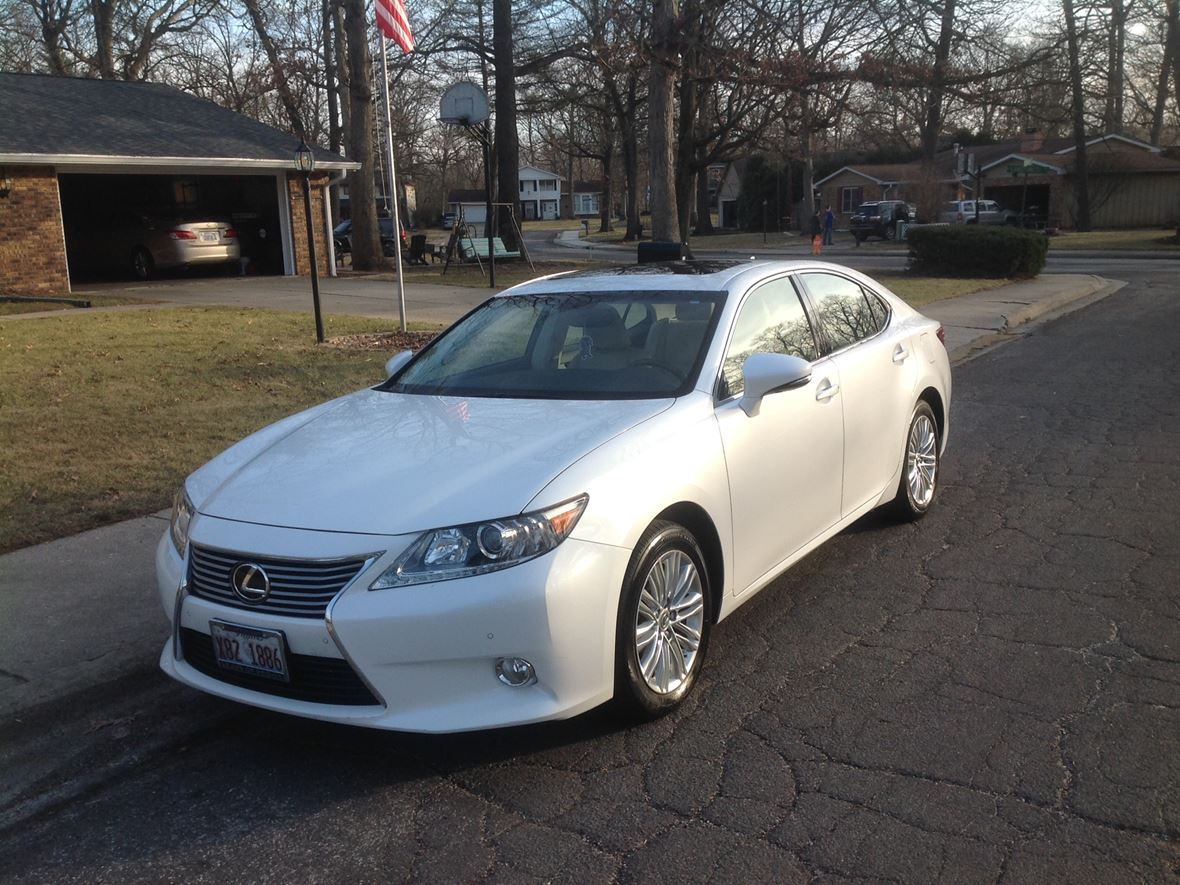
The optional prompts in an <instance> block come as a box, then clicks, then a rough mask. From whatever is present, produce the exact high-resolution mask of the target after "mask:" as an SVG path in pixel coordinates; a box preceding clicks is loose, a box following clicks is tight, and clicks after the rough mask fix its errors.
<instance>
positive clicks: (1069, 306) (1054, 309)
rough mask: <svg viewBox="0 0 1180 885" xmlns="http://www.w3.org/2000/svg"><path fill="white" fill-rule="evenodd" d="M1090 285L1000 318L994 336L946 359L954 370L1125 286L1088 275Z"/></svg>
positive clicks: (971, 343)
mask: <svg viewBox="0 0 1180 885" xmlns="http://www.w3.org/2000/svg"><path fill="white" fill-rule="evenodd" d="M1090 277H1091V285H1089V286H1085V287H1081V288H1078V289H1075V290H1072V291H1070V292H1067V293H1062V294H1061V295H1059V296H1057V297H1056V298H1051V299H1046V300H1045V301H1042V302H1039V303H1037V304H1030V305H1027V306H1025V307H1023V308H1020V309H1019V310H1017V311H1015V312H1014V313H1012V314H1011V315H1009V316H1005V317H1004V327H1003V328H1002V329H1001V330H999V331H998V332H993V333H989V334H987V335H981V336H979V337H978V338H975V339H972V340H971V341H969V342H967V343H966V344H963V345H960V346H959V347H956V348H955V349H954V350H953V351H951V352H950V353H949V354H947V356H948V357H949V358H950V361H951V365H953V366H958V365H960V364H962V363H965V362H968V361H970V360H972V359H974V358H975V357H977V356H980V355H981V354H983V353H985V352H987V351H989V350H991V349H992V348H993V347H997V346H999V345H1001V344H1004V343H1005V342H1008V341H1014V340H1016V339H1017V338H1019V337H1021V336H1022V335H1024V334H1027V333H1028V332H1029V331H1030V330H1031V329H1033V328H1035V327H1036V326H1038V325H1040V324H1041V322H1048V321H1050V320H1055V319H1057V318H1058V317H1061V316H1065V315H1066V314H1068V313H1073V312H1074V311H1075V310H1081V309H1082V308H1083V307H1089V306H1090V305H1091V304H1094V303H1096V302H1098V301H1101V300H1102V299H1103V298H1106V297H1108V296H1110V295H1113V294H1114V293H1115V292H1118V291H1119V290H1120V289H1122V288H1123V287H1124V286H1126V285H1127V282H1126V281H1125V280H1108V279H1106V278H1104V277H1100V276H1097V275H1094V274H1090Z"/></svg>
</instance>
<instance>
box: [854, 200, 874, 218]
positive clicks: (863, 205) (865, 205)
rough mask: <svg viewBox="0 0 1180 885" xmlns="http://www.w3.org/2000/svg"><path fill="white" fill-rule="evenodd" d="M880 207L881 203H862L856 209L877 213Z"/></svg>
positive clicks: (866, 212)
mask: <svg viewBox="0 0 1180 885" xmlns="http://www.w3.org/2000/svg"><path fill="white" fill-rule="evenodd" d="M879 208H880V204H879V203H861V204H860V207H859V208H858V209H857V210H856V211H857V212H860V213H863V214H865V215H875V214H876V212H877V210H878V209H879Z"/></svg>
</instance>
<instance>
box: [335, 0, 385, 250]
mask: <svg viewBox="0 0 1180 885" xmlns="http://www.w3.org/2000/svg"><path fill="white" fill-rule="evenodd" d="M344 26H345V29H346V31H347V33H348V81H349V84H348V85H349V89H348V98H349V104H350V105H351V114H350V121H349V122H350V123H351V127H350V129H349V132H348V153H349V157H350V159H352V160H355V161H357V162H358V163H360V164H361V168H360V169H358V170H357V171H356V172H350V173H348V197H349V208H350V211H351V213H352V266H353V267H354V268H355V269H356V270H383V269H384V268H385V267H386V262H385V258H384V256H383V255H382V254H381V237H380V235H379V234H378V232H377V202H376V194H375V192H374V188H373V170H374V162H373V160H374V158H373V86H372V83H371V81H370V79H369V77H370V74H371V72H372V70H373V60H372V58H371V56H370V54H369V41H368V31H369V23H368V20H367V18H366V16H365V0H344ZM395 241H396V232H395Z"/></svg>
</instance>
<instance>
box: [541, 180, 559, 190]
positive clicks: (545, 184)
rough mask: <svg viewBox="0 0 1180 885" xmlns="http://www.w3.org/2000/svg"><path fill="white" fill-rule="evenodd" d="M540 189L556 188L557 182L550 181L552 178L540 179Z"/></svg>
mask: <svg viewBox="0 0 1180 885" xmlns="http://www.w3.org/2000/svg"><path fill="white" fill-rule="evenodd" d="M541 190H543V191H553V190H557V182H556V181H552V180H547V181H542V182H541Z"/></svg>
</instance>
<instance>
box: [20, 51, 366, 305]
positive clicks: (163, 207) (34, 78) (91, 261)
mask: <svg viewBox="0 0 1180 885" xmlns="http://www.w3.org/2000/svg"><path fill="white" fill-rule="evenodd" d="M0 119H3V120H5V121H6V122H5V125H4V126H3V127H0V294H11V295H66V294H68V293H69V292H70V283H71V280H72V279H75V278H76V279H77V280H79V281H82V280H91V279H101V278H114V279H126V278H137V277H138V278H150V277H153V276H165V275H177V274H187V273H194V274H195V273H225V274H230V273H233V274H238V273H250V274H263V275H273V274H305V273H308V272H309V268H310V257H309V253H308V248H307V243H308V230H307V224H306V212H305V209H304V201H303V180H302V175H301V174H300V173H297V172H296V171H295V150H296V147H297V146H298V144H299V141H300V140H299V138H298V137H296V136H294V135H291V134H290V133H287V132H283V131H281V130H279V129H275V128H273V127H270V126H266V125H264V124H262V123H259V122H257V121H255V120H252V119H250V118H249V117H246V116H244V115H242V114H238V113H236V112H234V111H231V110H228V109H226V108H223V107H220V106H219V105H216V104H214V103H212V102H209V101H205V100H203V99H200V98H197V97H195V96H192V95H188V94H187V93H184V92H181V91H180V90H178V89H174V88H172V87H170V86H164V85H161V84H154V83H127V82H121V81H110V80H89V79H81V78H71V77H52V76H45V75H39V74H13V73H0ZM313 152H314V156H315V160H316V164H315V171H314V172H313V173H312V174H311V176H310V178H309V184H310V192H311V216H312V225H311V227H312V231H311V233H312V237H313V238H314V241H315V248H316V252H317V254H318V255H319V257H320V262H321V266H324V267H327V268H328V269H329V272H330V273H334V272H335V261H334V256H332V236H331V230H332V223H331V221H332V220H331V217H330V214H329V210H328V205H329V202H330V201H329V200H328V199H327V189H328V188H330V187H333V186H336V185H338V184H340V183H341V182H342V181H343V175H344V173H345V172H347V171H351V170H355V169H359V168H360V164H358V163H354V162H352V161H350V160H347V159H345V158H344V157H341V156H339V155H337V154H334V153H332V152H330V151H327V150H324V149H322V148H314V149H313Z"/></svg>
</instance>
